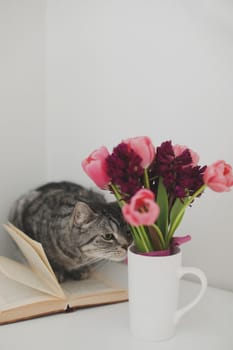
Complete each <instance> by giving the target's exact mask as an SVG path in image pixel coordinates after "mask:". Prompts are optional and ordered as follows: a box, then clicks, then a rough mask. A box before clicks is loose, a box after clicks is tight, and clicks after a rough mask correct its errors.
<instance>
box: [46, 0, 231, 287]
mask: <svg viewBox="0 0 233 350" xmlns="http://www.w3.org/2000/svg"><path fill="white" fill-rule="evenodd" d="M232 18H233V5H232V3H231V2H230V1H227V0H218V1H217V0H216V1H210V0H209V1H201V0H197V1H191V0H189V1H187V0H178V1H163V0H155V1H149V0H112V1H109V0H98V1H95V0H85V1H81V0H79V1H77V0H60V1H57V0H48V12H47V25H48V39H47V59H48V61H47V79H48V84H47V94H48V111H47V112H48V120H47V123H48V125H47V126H48V134H47V143H48V158H47V162H48V163H47V165H48V178H49V179H50V180H60V179H70V180H74V181H77V182H79V183H81V184H84V185H88V186H93V185H92V183H91V181H90V180H89V179H88V178H87V177H86V176H85V175H84V173H83V171H82V169H81V166H80V163H81V160H82V159H83V158H84V157H86V156H87V155H88V154H89V153H90V152H91V151H92V150H93V149H95V148H98V147H99V146H100V145H106V146H108V147H109V149H111V148H112V146H114V145H116V144H117V143H118V142H120V140H121V139H122V138H126V137H132V136H138V135H148V136H150V137H151V138H152V139H153V141H154V143H155V144H157V145H158V144H160V143H161V142H162V141H163V140H167V139H172V140H173V142H174V143H180V144H186V145H188V146H189V147H190V148H193V149H194V150H196V151H197V152H198V153H199V154H200V155H201V162H202V164H206V163H207V164H209V163H212V162H213V161H214V160H216V159H219V158H220V159H222V158H223V159H226V160H227V161H228V162H230V163H231V164H233V152H232V149H233V138H232V112H233V98H232V97H233V96H232V94H233V70H232V61H233V45H232V40H233V21H232ZM232 199H233V196H232V193H230V194H229V193H228V194H216V193H211V192H210V191H206V195H204V196H203V197H202V198H201V200H200V201H197V202H198V203H195V205H194V206H193V208H192V209H190V210H188V212H187V214H186V217H185V219H184V221H183V225H182V228H181V230H180V234H184V233H190V234H191V235H192V237H193V241H192V242H191V243H189V244H187V246H186V247H184V248H183V252H184V264H185V265H194V266H199V267H201V268H202V269H203V270H204V271H205V272H206V273H207V276H208V279H209V282H210V283H211V284H213V285H220V286H222V287H225V288H229V289H232V290H233V278H232V265H233V257H232V246H233V232H232V221H231V220H232V217H231V216H232Z"/></svg>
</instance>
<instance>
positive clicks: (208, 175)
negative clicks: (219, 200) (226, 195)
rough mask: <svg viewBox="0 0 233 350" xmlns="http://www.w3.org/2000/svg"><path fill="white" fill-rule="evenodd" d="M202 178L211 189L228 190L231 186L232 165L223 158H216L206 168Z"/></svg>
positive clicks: (232, 178)
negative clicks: (215, 160) (216, 159)
mask: <svg viewBox="0 0 233 350" xmlns="http://www.w3.org/2000/svg"><path fill="white" fill-rule="evenodd" d="M203 179H204V182H205V184H206V185H207V186H209V187H210V188H211V189H212V190H213V191H216V192H228V191H230V190H231V186H233V174H232V167H231V166H230V164H227V163H226V162H225V161H224V160H218V161H217V162H215V163H213V164H212V165H210V166H208V167H207V168H206V170H205V173H204V177H203Z"/></svg>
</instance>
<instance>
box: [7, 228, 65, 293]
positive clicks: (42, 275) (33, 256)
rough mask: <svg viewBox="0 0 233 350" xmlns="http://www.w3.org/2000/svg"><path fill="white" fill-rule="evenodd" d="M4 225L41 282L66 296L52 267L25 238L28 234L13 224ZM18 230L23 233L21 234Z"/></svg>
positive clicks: (53, 291)
mask: <svg viewBox="0 0 233 350" xmlns="http://www.w3.org/2000/svg"><path fill="white" fill-rule="evenodd" d="M4 227H5V229H6V230H7V232H8V233H9V235H10V236H11V238H12V239H13V240H14V241H15V243H16V244H17V245H18V247H19V249H20V250H21V252H22V253H23V255H24V256H25V258H26V260H27V262H28V264H29V266H30V268H31V270H32V272H33V273H34V274H35V275H36V276H37V277H38V278H39V279H40V281H41V283H44V285H45V286H46V289H47V288H49V289H50V292H51V293H52V294H53V295H56V296H57V297H60V298H65V295H64V292H63V290H62V289H61V287H60V285H59V283H58V282H57V280H56V279H54V276H53V275H52V274H51V271H50V269H49V268H48V267H47V266H46V264H45V263H44V261H43V260H42V259H41V257H40V255H39V254H38V253H37V251H36V250H35V249H34V248H33V246H32V245H31V244H30V243H29V240H28V239H25V237H24V236H26V235H25V234H23V232H22V231H20V230H18V229H15V227H14V226H13V225H10V226H9V225H4ZM18 231H20V232H21V233H20V234H19V233H18ZM42 249H43V248H42ZM18 280H19V279H18Z"/></svg>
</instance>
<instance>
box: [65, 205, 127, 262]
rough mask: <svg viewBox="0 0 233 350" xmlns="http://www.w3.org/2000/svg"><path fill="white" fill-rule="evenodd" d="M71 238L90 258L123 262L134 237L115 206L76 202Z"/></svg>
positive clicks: (119, 210)
mask: <svg viewBox="0 0 233 350" xmlns="http://www.w3.org/2000/svg"><path fill="white" fill-rule="evenodd" d="M71 225H72V236H73V237H74V236H75V235H76V233H78V236H79V248H80V249H81V251H82V253H83V254H85V256H86V257H88V258H89V259H108V260H112V261H121V260H124V259H125V258H126V254H127V248H128V246H129V245H130V244H131V242H132V236H131V233H130V230H129V227H128V225H127V223H126V222H125V221H124V219H123V216H122V214H121V209H120V208H119V206H118V204H117V203H116V202H114V203H94V204H91V206H90V205H89V204H87V203H84V202H77V203H76V205H75V208H74V211H73V214H72V219H71Z"/></svg>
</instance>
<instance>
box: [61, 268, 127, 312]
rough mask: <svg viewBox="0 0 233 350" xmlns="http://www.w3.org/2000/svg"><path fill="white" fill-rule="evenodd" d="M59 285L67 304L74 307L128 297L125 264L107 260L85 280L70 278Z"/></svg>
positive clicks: (115, 300) (121, 299)
mask: <svg viewBox="0 0 233 350" xmlns="http://www.w3.org/2000/svg"><path fill="white" fill-rule="evenodd" d="M115 276H116V278H115ZM61 286H62V289H63V290H64V292H65V294H66V296H67V300H68V304H69V305H70V306H74V307H75V306H76V307H78V306H85V305H97V304H105V303H108V302H117V301H125V300H127V299H128V293H127V266H126V265H125V264H119V263H114V262H108V263H106V264H105V266H102V267H100V268H98V269H97V270H96V271H95V272H94V273H93V274H92V275H91V277H89V278H88V279H87V280H81V281H72V280H70V281H66V282H64V283H62V284H61Z"/></svg>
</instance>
